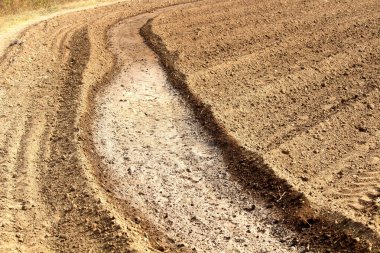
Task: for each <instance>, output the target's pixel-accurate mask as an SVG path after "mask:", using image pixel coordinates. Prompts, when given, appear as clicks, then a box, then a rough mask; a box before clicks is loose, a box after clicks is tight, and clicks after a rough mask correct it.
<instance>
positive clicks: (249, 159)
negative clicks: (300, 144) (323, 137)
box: [140, 19, 380, 252]
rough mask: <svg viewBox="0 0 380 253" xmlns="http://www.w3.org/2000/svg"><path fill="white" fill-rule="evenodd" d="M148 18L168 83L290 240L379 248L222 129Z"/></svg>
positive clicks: (326, 248)
mask: <svg viewBox="0 0 380 253" xmlns="http://www.w3.org/2000/svg"><path fill="white" fill-rule="evenodd" d="M152 21H153V19H151V20H149V21H148V22H147V23H146V24H145V25H144V27H142V28H141V30H140V34H141V35H142V36H143V37H144V39H145V42H146V43H147V44H148V46H150V47H151V48H152V50H154V51H155V52H156V54H157V55H158V56H159V57H160V61H161V64H162V66H163V67H164V69H165V70H166V72H167V75H168V79H169V81H170V83H171V84H172V85H173V87H174V88H175V89H177V90H178V91H179V93H180V94H181V96H182V97H183V98H184V99H185V100H186V101H187V102H188V103H189V104H190V105H191V107H192V110H193V111H194V115H196V117H197V119H198V120H199V121H200V122H201V124H202V125H203V127H205V129H206V130H207V132H208V133H209V134H210V136H212V138H213V141H214V142H215V144H216V145H217V146H218V147H219V148H220V149H221V150H222V151H223V157H224V159H225V161H226V164H229V171H230V173H231V174H232V175H233V176H234V178H235V179H236V180H237V181H238V182H239V183H240V184H241V185H242V186H243V187H244V188H245V189H246V190H247V191H249V192H250V193H252V194H253V195H254V196H255V197H256V198H260V199H263V200H264V201H265V202H266V203H267V205H268V207H274V208H276V210H277V211H278V212H279V213H280V215H281V217H282V220H280V221H274V222H275V223H280V224H283V225H286V226H287V227H288V228H289V229H291V230H292V231H295V232H296V233H297V234H299V235H300V236H299V240H297V241H294V245H299V246H305V247H306V248H308V249H310V250H316V251H317V252H380V237H379V235H377V234H376V232H374V231H373V230H371V229H370V228H368V227H366V226H365V225H364V224H362V223H359V222H355V221H353V220H351V219H349V218H347V217H345V216H344V215H342V214H340V213H336V212H331V211H329V210H318V209H317V208H315V207H314V206H313V204H312V203H311V202H310V201H309V200H308V199H307V198H306V197H305V195H304V194H303V193H302V192H298V191H296V190H295V189H294V188H293V187H292V186H291V185H290V184H289V183H288V182H287V181H286V180H285V179H282V178H280V177H279V176H277V175H276V174H275V172H274V170H273V169H272V168H270V167H269V165H267V164H265V162H264V160H263V157H262V156H260V155H259V154H257V153H254V152H252V151H249V150H247V149H246V148H244V147H242V146H240V145H239V143H238V142H237V141H236V140H235V139H234V138H232V137H231V136H229V135H228V134H227V132H226V131H225V129H224V128H223V126H222V125H220V124H219V123H218V121H217V120H216V118H215V117H214V115H213V113H212V111H211V108H210V106H209V105H207V104H205V103H203V101H201V100H200V99H199V98H198V97H197V96H196V95H195V94H193V93H192V92H191V91H190V90H189V87H188V85H187V83H186V75H185V74H184V73H182V72H181V71H180V70H179V68H178V67H177V65H176V62H177V59H178V54H177V53H176V52H170V51H169V50H168V49H167V48H166V46H165V44H164V43H163V41H162V39H161V38H160V37H159V36H158V35H157V34H155V33H154V32H153V30H152Z"/></svg>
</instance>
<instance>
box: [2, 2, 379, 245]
mask: <svg viewBox="0 0 380 253" xmlns="http://www.w3.org/2000/svg"><path fill="white" fill-rule="evenodd" d="M185 2H187V1H160V3H151V2H146V3H145V2H144V3H143V4H142V3H140V1H136V2H133V1H132V2H130V3H126V4H118V5H114V6H109V7H102V8H97V9H93V10H86V11H83V12H79V13H71V14H68V15H65V16H61V17H56V18H53V19H51V20H48V21H44V22H41V23H39V24H37V25H34V26H33V27H31V28H30V29H28V30H26V31H25V32H24V33H23V34H22V36H21V37H20V38H19V39H20V40H21V41H22V42H23V43H22V44H20V45H15V46H12V47H10V48H9V49H8V50H7V52H6V54H5V55H4V56H3V57H2V58H1V62H0V72H1V73H2V76H1V77H0V108H1V110H0V124H1V125H2V126H3V127H2V128H1V129H0V145H1V146H0V172H1V173H0V180H1V181H0V182H1V184H2V186H3V187H2V188H1V189H0V228H1V230H0V251H5V252H16V251H21V252H32V251H41V252H50V251H58V252H87V251H92V252H129V251H131V252H133V251H136V252H156V251H168V252H175V251H180V252H186V251H191V250H193V251H194V250H197V251H199V252H210V251H215V252H218V251H220V250H223V249H224V250H227V251H228V252H234V250H240V252H263V251H271V252H273V251H278V252H287V251H305V250H309V249H310V250H313V249H314V250H316V251H326V250H329V251H334V252H364V251H366V250H370V249H372V251H377V250H378V249H379V248H378V245H377V244H376V243H377V242H378V241H377V239H378V238H377V237H376V235H374V234H373V233H372V232H371V231H369V230H368V229H367V228H366V227H363V226H362V225H359V224H358V225H357V227H356V229H352V223H351V221H349V220H346V219H345V218H344V217H341V216H339V214H333V215H331V214H319V215H318V216H316V217H315V216H313V215H312V211H311V209H310V206H309V204H308V201H307V199H306V198H304V197H303V196H302V194H300V193H299V192H297V191H295V190H294V189H293V188H292V187H291V186H290V185H289V184H288V183H287V182H285V181H284V180H282V179H279V178H278V177H277V176H276V175H274V174H273V173H272V172H271V169H270V168H268V167H266V166H265V165H264V164H262V163H261V162H260V161H261V159H262V158H261V157H256V155H253V154H252V153H250V152H247V151H246V150H244V149H243V148H241V147H240V146H239V145H238V144H237V143H236V141H235V140H233V139H231V138H230V137H229V136H228V135H227V134H226V133H225V132H224V130H223V128H222V127H221V126H220V125H218V124H217V121H216V120H215V119H214V118H213V114H212V111H211V110H210V108H209V107H207V106H204V104H203V103H202V101H199V100H198V99H197V98H196V97H195V96H194V94H192V93H191V92H190V91H189V90H187V88H186V87H187V86H186V83H185V82H184V81H185V78H184V77H183V74H182V73H181V72H180V71H178V70H176V69H173V67H172V64H171V61H172V60H173V59H174V58H175V56H173V55H172V54H171V53H170V52H169V51H167V50H166V49H165V48H164V47H163V45H162V44H161V41H160V38H158V37H157V36H156V35H155V34H154V32H152V31H151V27H150V25H151V23H148V24H147V25H146V26H145V27H144V29H143V30H142V34H143V35H144V37H145V38H146V39H147V41H148V43H149V44H150V45H151V46H152V47H153V48H154V49H155V50H156V52H157V53H158V54H159V55H160V56H161V59H162V63H163V66H165V67H166V68H167V70H168V73H169V79H170V81H171V82H172V84H174V87H177V88H178V89H177V91H174V90H173V89H172V87H171V85H170V83H168V82H166V81H165V73H163V71H162V69H161V67H159V64H158V60H157V58H156V57H155V56H154V54H153V53H152V52H151V51H150V50H149V49H148V48H147V47H146V46H145V45H144V44H143V40H142V38H141V37H140V36H139V35H138V29H139V27H141V26H143V24H145V21H147V20H148V19H149V18H152V17H155V16H156V15H158V14H159V13H160V12H163V11H171V10H175V8H185V5H182V6H178V7H174V9H166V10H165V9H160V8H162V7H165V6H170V5H175V4H181V3H185ZM224 4H225V3H222V1H221V4H220V5H222V6H223V5H224ZM186 7H189V6H186ZM155 10H156V12H154V11H155ZM147 12H150V14H145V15H143V16H138V15H139V14H143V13H147ZM130 17H135V18H132V19H129V18H130ZM139 17H140V18H141V19H139ZM133 20H139V22H137V23H133V22H134V21H133ZM131 27H132V28H133V29H134V30H133V31H132V30H128V29H131ZM111 28H112V29H111ZM123 28H124V29H123ZM127 31H130V34H128V35H130V36H129V37H128V38H129V39H130V38H133V39H132V40H131V41H130V42H128V38H127V39H125V36H126V35H125V33H126V32H127ZM46 34H48V35H50V36H46ZM110 42H112V43H111V44H109V43H110ZM131 42H133V43H136V44H135V47H134V49H135V52H134V55H133V57H137V58H133V57H131V55H129V53H128V50H126V48H125V47H130V46H131V45H133V44H128V43H131ZM123 47H124V49H123ZM139 47H141V48H139ZM110 49H111V50H112V52H113V53H112V52H111V51H110ZM144 50H146V51H144ZM141 52H145V53H144V55H143V56H141V55H139V53H141ZM117 55H119V56H118V57H117V58H116V56H117ZM131 60H132V63H131V64H128V61H131ZM126 62H127V64H126ZM133 64H135V65H136V64H137V65H136V66H137V67H136V66H133ZM133 68H137V70H136V69H133ZM145 70H146V71H145ZM133 71H137V73H138V74H139V76H140V77H141V78H145V79H142V80H139V79H138V78H137V79H135V78H136V73H135V72H133ZM139 71H140V72H139ZM144 73H145V74H144ZM160 73H161V74H160ZM151 75H153V81H154V82H153V84H152V83H151V84H149V80H150V81H152V80H151V79H152V76H151ZM160 75H161V77H160V78H158V79H157V76H160ZM123 78H124V79H123ZM131 80H132V81H131ZM133 80H135V81H133ZM136 80H137V81H136ZM139 82H143V83H145V82H148V84H146V85H147V86H143V87H144V89H142V90H139V88H140V89H141V86H139V85H138V84H139ZM155 82H159V84H155ZM133 84H134V85H137V86H133ZM149 85H150V86H149ZM152 85H153V86H152ZM160 85H162V86H160ZM127 86H128V87H127ZM160 87H161V88H160ZM149 90H150V91H149ZM148 91H149V92H150V93H149V92H148ZM128 92H129V93H128ZM139 92H140V93H139ZM141 92H142V93H141ZM147 92H148V93H147ZM178 92H179V93H178ZM125 93H127V94H125ZM157 93H162V95H163V97H165V96H166V97H167V98H168V100H165V99H163V98H162V97H161V96H156V97H154V96H155V95H157ZM128 94H129V97H128ZM164 94H166V95H164ZM139 96H141V97H142V98H140V99H138V98H139ZM152 96H153V98H152ZM146 97H149V99H146ZM115 99H116V100H115ZM160 99H163V101H160ZM151 100H157V101H159V102H157V101H156V102H155V103H156V104H155V103H152V101H151ZM118 102H120V103H121V104H120V103H118ZM126 102H128V103H130V106H129V107H128V106H127V107H125V108H123V106H122V104H125V103H126ZM138 106H142V108H139V107H138ZM120 108H122V110H120ZM157 109H159V111H157V112H155V111H154V110H157ZM165 110H168V112H171V113H165ZM151 111H152V112H151ZM162 113H163V114H164V115H163V114H162ZM134 114H136V115H135V116H134V117H130V115H134ZM95 115H96V116H97V117H96V118H95V117H94V116H95ZM144 117H148V119H145V118H144ZM164 117H167V118H166V119H164ZM176 117H180V118H176ZM144 120H146V122H145V123H144ZM152 121H156V124H158V125H159V126H161V127H163V128H162V129H156V125H155V123H154V122H152ZM175 121H178V122H177V125H175V126H173V122H175ZM157 122H158V123H157ZM94 123H95V124H94ZM136 124H138V125H139V126H138V127H140V128H141V130H142V132H141V131H140V128H138V127H137V126H136ZM165 127H166V128H165ZM125 129H126V130H125ZM173 129H174V130H173ZM145 130H146V131H147V132H144V131H145ZM171 130H173V131H174V132H173V133H172V134H173V136H172V138H168V136H167V135H166V134H165V133H168V134H169V133H170V131H171ZM148 133H149V134H150V135H151V136H150V137H149V138H147V136H148V135H149V134H148ZM163 133H164V134H163ZM177 135H178V136H181V137H180V138H179V139H178V137H176V136H177ZM142 138H146V140H147V141H148V144H147V143H145V144H146V145H140V144H142V143H139V142H138V141H139V140H140V141H141V139H142ZM160 138H161V139H160ZM168 139H169V140H172V141H174V143H175V144H176V145H178V147H182V149H180V148H178V149H177V148H175V146H174V147H173V145H174V144H173V143H172V142H170V141H169V140H168ZM155 141H157V143H155ZM135 142H137V143H135ZM158 144H160V145H158ZM107 145H108V146H107ZM155 145H156V146H155ZM191 145H193V149H191V148H190V149H189V148H184V147H186V146H190V147H191ZM110 147H111V148H110ZM152 147H153V148H154V147H156V148H157V149H159V150H156V151H155V150H153V151H152V150H151V149H152ZM194 147H197V148H195V149H194ZM128 149H130V150H129V151H128V152H126V151H125V150H128ZM157 151H158V153H157ZM176 152H177V153H176ZM184 152H188V153H189V154H190V153H191V155H190V156H189V155H184V156H183V157H182V156H181V155H183V153H184ZM142 153H144V154H142ZM130 156H133V157H130ZM163 157H164V158H165V159H164V160H162V159H163ZM168 157H171V158H173V157H174V158H175V157H177V158H178V160H174V161H173V160H170V159H169V158H168ZM160 159H161V160H160ZM147 160H149V161H147ZM206 161H207V162H206ZM188 162H190V164H186V163H188ZM183 163H185V164H183ZM181 164H182V165H183V168H182V169H181V168H178V166H179V165H181ZM205 164H206V165H205ZM192 166H194V168H196V169H195V170H196V172H189V171H188V170H186V169H185V168H189V167H191V168H190V170H191V169H193V167H192ZM207 166H208V167H207ZM149 167H150V168H149ZM152 167H154V168H159V169H158V170H157V171H156V172H154V173H152V172H151V171H149V169H152ZM173 168H174V169H173ZM165 173H167V174H165ZM173 174H174V175H176V176H178V178H177V179H176V177H175V176H174V177H173ZM157 178H158V179H157ZM139 180H140V181H139ZM141 184H143V185H141ZM192 184H194V185H196V187H195V188H194V189H193V190H194V191H195V192H194V198H196V199H197V201H198V203H197V204H196V205H195V207H194V203H193V201H192V200H191V199H186V197H185V196H187V195H188V192H186V188H188V189H190V188H192ZM155 187H156V188H155ZM197 187H198V188H197ZM188 191H189V192H191V191H190V190H188ZM203 192H204V193H203ZM284 193H286V194H284ZM168 194H169V195H168ZM197 194H200V195H199V196H198V197H197ZM134 195H136V196H134ZM170 195H172V197H170ZM190 195H191V194H190ZM237 195H238V196H237ZM187 197H188V196H187ZM165 199H166V200H165ZM168 200H169V201H168ZM155 201H156V202H155ZM160 201H163V202H165V203H166V202H168V203H169V204H166V206H165V205H163V206H161V207H159V206H160ZM147 202H148V204H146V203H147ZM149 202H150V203H149ZM210 203H214V204H215V206H214V207H210V205H209V204H210ZM181 205H182V208H181ZM165 210H166V212H168V211H170V213H168V214H166V215H165ZM181 212H186V215H185V216H184V217H187V216H189V217H188V218H190V219H189V220H187V221H184V220H182V219H183V218H184V217H182V216H181V215H180V213H181ZM207 212H209V213H208V214H207ZM157 213H159V215H157ZM230 216H232V217H233V218H231V217H230ZM202 219H203V221H202ZM213 219H218V221H217V222H215V221H214V220H213ZM223 219H224V220H223ZM219 222H220V223H221V224H219ZM223 222H224V223H223ZM192 223H193V224H192ZM227 223H228V224H227ZM246 223H249V224H250V226H249V228H248V227H247V226H244V225H246ZM173 224H174V226H173ZM222 224H223V225H222ZM231 224H233V225H231ZM181 226H184V227H183V228H182V227H181ZM229 226H230V228H229V229H226V227H229ZM231 226H232V228H231ZM218 229H219V230H220V231H221V233H220V234H216V232H215V231H216V230H218ZM243 230H245V233H244V234H243V232H242V231H243ZM248 231H249V232H248ZM193 232H194V236H189V234H191V233H193ZM231 233H232V235H231ZM189 237H190V238H189ZM207 240H209V241H207ZM256 245H260V246H256Z"/></svg>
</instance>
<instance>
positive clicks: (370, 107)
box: [367, 103, 375, 110]
mask: <svg viewBox="0 0 380 253" xmlns="http://www.w3.org/2000/svg"><path fill="white" fill-rule="evenodd" d="M367 107H368V109H371V110H373V109H375V105H374V104H372V103H368V104H367Z"/></svg>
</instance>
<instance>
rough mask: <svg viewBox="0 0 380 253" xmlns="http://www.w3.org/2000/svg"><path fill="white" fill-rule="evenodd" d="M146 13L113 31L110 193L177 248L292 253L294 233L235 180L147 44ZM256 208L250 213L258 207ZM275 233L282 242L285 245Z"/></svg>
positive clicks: (104, 138) (102, 116)
mask: <svg viewBox="0 0 380 253" xmlns="http://www.w3.org/2000/svg"><path fill="white" fill-rule="evenodd" d="M154 15H156V14H145V15H141V16H138V17H136V18H133V19H129V20H127V21H124V22H122V23H121V24H119V25H118V26H117V27H116V28H115V29H114V30H113V32H112V43H113V47H114V48H113V50H114V53H115V54H116V55H117V56H118V57H119V61H120V63H121V65H122V67H121V70H120V74H119V75H117V76H116V78H115V79H114V81H113V82H112V83H111V84H110V85H109V86H108V88H107V89H106V90H105V92H104V94H102V96H101V97H98V108H99V109H98V114H99V118H98V120H97V124H96V131H95V132H96V137H95V139H96V141H95V142H96V143H97V148H98V151H99V152H100V154H102V155H104V161H105V162H106V163H108V164H109V171H107V172H105V173H106V174H107V177H108V178H109V179H110V181H112V182H113V184H112V185H113V187H112V188H113V192H114V194H116V196H117V197H118V198H123V199H125V200H127V201H128V202H130V203H131V205H132V207H133V208H136V209H138V210H140V211H141V212H143V213H144V218H145V219H148V220H149V221H150V222H152V223H153V224H154V225H156V226H157V227H158V228H159V229H161V230H163V231H164V232H165V233H166V234H167V235H168V236H169V237H170V238H172V239H173V240H174V241H176V243H177V244H178V245H179V246H182V245H190V247H191V248H194V249H196V251H198V252H289V251H297V250H296V249H295V248H292V249H291V248H289V247H288V246H286V244H288V243H290V241H291V238H290V236H291V234H290V233H289V232H287V231H282V230H280V229H279V228H276V227H275V226H274V225H273V221H274V220H275V219H276V217H274V215H273V214H271V212H270V211H269V210H268V209H265V208H264V207H263V206H262V205H261V204H260V203H252V200H251V198H250V196H249V195H248V194H247V193H246V192H245V191H244V190H242V189H241V187H240V186H239V185H238V184H237V183H236V182H235V181H234V180H232V179H231V177H230V175H229V173H228V172H227V171H226V165H225V164H224V163H223V160H222V155H221V152H220V151H219V150H218V149H217V148H216V147H213V146H211V145H210V144H209V143H208V140H207V136H206V135H205V133H204V131H203V130H202V128H201V127H200V126H199V124H198V123H197V122H195V121H194V120H193V119H192V118H193V116H192V114H191V112H190V110H189V109H188V108H187V107H186V105H185V104H184V102H183V101H182V100H181V99H180V97H179V95H178V94H176V93H175V92H174V91H173V90H172V88H171V86H170V84H169V83H168V82H167V80H166V76H165V73H164V71H163V70H162V68H161V67H160V66H159V63H158V59H157V58H156V56H155V55H154V53H153V52H152V51H151V50H150V49H149V48H148V47H147V46H146V45H145V44H144V43H143V39H142V38H141V37H140V35H139V28H140V27H141V26H143V24H144V23H145V22H146V21H147V19H148V18H150V17H152V16H154ZM252 206H253V207H254V208H253V207H252ZM273 233H276V234H277V235H279V234H281V235H282V236H284V237H283V238H281V239H283V242H284V243H281V242H280V241H279V240H280V239H279V238H277V237H275V236H274V235H273Z"/></svg>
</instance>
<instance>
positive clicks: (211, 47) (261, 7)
mask: <svg viewBox="0 0 380 253" xmlns="http://www.w3.org/2000/svg"><path fill="white" fill-rule="evenodd" d="M184 19H186V20H187V21H186V22H183V20H184ZM379 32H380V5H379V3H378V2H377V1H373V0H370V1H360V2H357V1H261V2H256V1H234V2H231V1H214V2H213V3H212V4H210V3H209V2H201V3H199V4H196V5H194V7H192V8H186V9H184V10H180V11H176V12H170V13H165V14H163V15H160V16H159V17H157V18H156V19H154V20H153V21H152V22H151V24H149V25H148V26H147V27H146V32H145V34H146V37H147V39H148V41H149V42H150V43H151V44H152V46H153V47H154V48H155V49H156V51H157V52H158V53H159V54H160V55H161V56H162V57H163V64H164V65H165V66H166V67H167V68H168V69H170V71H171V78H172V80H173V81H174V82H175V83H176V84H177V86H178V87H179V89H180V90H182V91H183V92H184V93H185V94H188V95H189V96H190V100H191V101H192V102H193V103H194V104H197V105H198V106H199V107H200V108H202V109H204V110H207V111H208V112H209V113H208V114H207V115H203V116H202V118H203V119H204V120H205V122H208V124H211V125H212V126H211V127H209V128H210V130H211V131H214V132H215V125H217V126H219V129H218V131H217V133H216V135H218V136H221V137H223V138H224V139H228V143H229V144H234V145H236V147H237V148H238V149H239V150H240V152H241V154H242V155H243V157H246V158H247V159H246V160H248V161H246V162H248V163H249V162H251V166H252V167H253V168H254V169H252V170H251V174H252V173H255V170H258V171H259V172H260V173H261V172H263V171H265V170H270V171H271V172H272V173H269V174H271V176H273V178H281V179H285V180H286V183H283V185H284V186H283V187H284V188H285V189H287V190H281V192H280V194H285V195H284V199H286V195H288V194H289V191H295V192H300V193H303V194H304V196H305V197H304V200H305V201H307V202H308V203H307V204H304V205H310V206H311V207H312V208H313V210H314V211H316V213H315V214H314V215H311V214H308V215H307V216H306V217H308V218H309V219H310V221H309V223H310V222H315V217H319V218H321V217H328V216H329V217H330V218H327V219H330V223H331V222H332V223H334V222H335V223H337V224H339V223H340V225H341V227H345V228H347V229H348V230H347V231H351V232H349V233H355V231H358V230H361V232H360V234H361V235H363V234H366V233H368V234H369V237H373V236H374V238H375V240H378V236H379V231H380V209H379V205H380V159H379V154H380V153H379V152H380V151H379V150H380V149H379V145H380V135H379V133H380V111H379V106H380V100H379V80H380V58H379V56H380V46H379V45H380V38H379ZM202 109H200V110H198V111H201V110H202ZM247 173H248V174H249V173H250V172H249V171H247ZM241 177H242V181H247V180H245V178H247V177H249V175H247V174H244V176H241ZM254 177H255V176H254V175H251V178H252V179H254ZM264 181H265V179H264ZM246 184H247V185H248V186H249V187H251V186H250V185H249V184H250V183H249V182H246ZM269 184H271V183H270V182H269ZM280 185H281V184H280ZM262 186H263V185H261V186H258V187H257V186H253V188H260V187H262ZM287 187H291V188H290V189H288V188H287ZM272 188H273V184H272ZM279 189H280V188H279ZM259 190H260V189H259ZM267 190H268V189H267ZM279 191H280V190H279ZM332 217H336V220H335V221H334V219H335V218H332ZM346 218H347V219H346ZM321 219H322V220H324V219H325V218H321ZM313 226H314V227H316V226H317V224H315V225H313ZM366 228H367V229H366ZM362 229H364V230H367V232H364V231H363V230H362Z"/></svg>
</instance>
